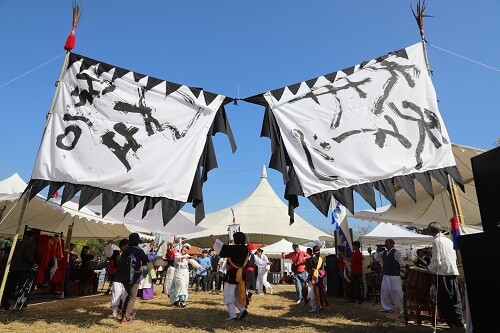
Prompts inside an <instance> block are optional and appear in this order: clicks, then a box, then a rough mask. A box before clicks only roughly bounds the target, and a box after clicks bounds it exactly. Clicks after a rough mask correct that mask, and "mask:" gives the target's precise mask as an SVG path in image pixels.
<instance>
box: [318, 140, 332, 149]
mask: <svg viewBox="0 0 500 333" xmlns="http://www.w3.org/2000/svg"><path fill="white" fill-rule="evenodd" d="M319 145H320V147H321V148H323V149H324V150H330V148H332V146H331V145H330V144H329V143H328V142H320V144H319Z"/></svg>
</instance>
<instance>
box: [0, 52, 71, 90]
mask: <svg viewBox="0 0 500 333" xmlns="http://www.w3.org/2000/svg"><path fill="white" fill-rule="evenodd" d="M65 54H66V53H63V54H60V55H58V56H57V57H55V58H52V59H50V60H49V61H46V62H44V63H43V64H41V65H38V66H36V67H35V68H33V69H30V70H29V71H27V72H26V73H24V74H21V75H19V76H18V77H16V78H14V79H12V80H10V81H8V82H5V83H4V84H2V85H1V86H0V88H3V87H5V86H6V85H8V84H10V83H12V82H14V81H17V80H19V79H20V78H22V77H24V76H26V75H28V74H30V73H31V72H34V71H36V70H37V69H39V68H41V67H43V66H45V65H48V64H50V63H51V62H52V61H54V60H56V59H59V58H60V57H62V56H64V55H65Z"/></svg>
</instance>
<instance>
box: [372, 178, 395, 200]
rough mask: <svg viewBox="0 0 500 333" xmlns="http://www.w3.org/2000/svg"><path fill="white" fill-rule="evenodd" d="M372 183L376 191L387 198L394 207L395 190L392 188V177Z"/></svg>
mask: <svg viewBox="0 0 500 333" xmlns="http://www.w3.org/2000/svg"><path fill="white" fill-rule="evenodd" d="M374 185H375V188H376V189H377V191H379V192H380V193H381V194H382V195H383V196H384V197H385V198H386V199H387V200H389V202H390V203H391V205H393V206H394V207H396V191H395V190H394V183H393V182H392V179H383V180H377V181H376V182H375V184H374Z"/></svg>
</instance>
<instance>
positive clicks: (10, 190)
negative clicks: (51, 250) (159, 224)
mask: <svg viewBox="0 0 500 333" xmlns="http://www.w3.org/2000/svg"><path fill="white" fill-rule="evenodd" d="M25 188H26V183H25V182H24V181H23V180H22V179H21V178H20V177H19V175H17V174H14V175H12V176H11V177H9V178H7V179H5V180H3V181H1V182H0V221H1V220H3V222H2V223H1V224H0V235H6V236H12V235H14V234H15V233H16V228H17V224H18V221H19V216H20V213H21V208H22V200H19V198H20V196H21V193H22V191H24V189H25ZM11 209H12V211H11ZM9 212H10V213H9ZM4 218H5V219H4ZM73 222H74V226H73V233H72V238H73V239H91V238H101V239H115V238H126V237H128V235H129V234H130V231H129V229H127V228H126V226H125V225H123V224H122V223H110V222H109V221H106V220H104V219H102V218H100V217H99V216H97V215H96V214H94V213H93V212H92V211H90V210H89V209H86V208H83V209H81V210H80V211H78V205H76V204H75V203H72V202H67V203H65V204H64V205H63V206H60V205H59V204H58V203H56V202H52V199H51V200H50V201H47V202H46V201H45V198H44V197H42V196H41V195H37V196H35V197H34V198H33V199H32V200H31V201H30V202H28V204H27V206H26V211H25V213H24V217H23V221H22V224H21V232H23V230H24V228H25V226H28V227H32V228H38V229H43V230H45V231H48V232H53V233H60V232H63V233H64V235H66V233H67V231H68V227H69V225H70V224H72V223H73Z"/></svg>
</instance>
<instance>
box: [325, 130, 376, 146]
mask: <svg viewBox="0 0 500 333" xmlns="http://www.w3.org/2000/svg"><path fill="white" fill-rule="evenodd" d="M375 131H376V130H374V129H372V128H366V129H363V128H362V129H357V130H352V131H346V132H344V133H342V134H340V135H339V136H336V137H333V138H332V140H333V141H335V142H337V143H341V142H342V141H344V140H345V139H347V138H348V137H350V136H351V135H354V134H359V133H366V132H375Z"/></svg>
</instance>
